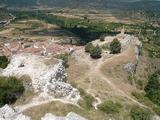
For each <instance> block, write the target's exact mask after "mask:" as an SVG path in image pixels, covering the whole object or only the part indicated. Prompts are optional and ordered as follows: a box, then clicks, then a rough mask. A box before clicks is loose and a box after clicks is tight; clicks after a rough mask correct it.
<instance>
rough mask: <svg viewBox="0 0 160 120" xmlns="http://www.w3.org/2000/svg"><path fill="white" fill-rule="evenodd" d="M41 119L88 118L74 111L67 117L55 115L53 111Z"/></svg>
mask: <svg viewBox="0 0 160 120" xmlns="http://www.w3.org/2000/svg"><path fill="white" fill-rule="evenodd" d="M41 120H87V119H85V118H83V117H81V116H79V115H77V114H76V113H74V112H70V113H68V114H67V116H66V117H61V116H55V115H53V114H51V113H47V114H46V115H45V116H44V117H43V118H41Z"/></svg>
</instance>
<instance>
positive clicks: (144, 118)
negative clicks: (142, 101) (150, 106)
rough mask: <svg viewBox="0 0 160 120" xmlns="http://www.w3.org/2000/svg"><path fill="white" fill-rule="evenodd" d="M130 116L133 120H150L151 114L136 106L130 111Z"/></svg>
mask: <svg viewBox="0 0 160 120" xmlns="http://www.w3.org/2000/svg"><path fill="white" fill-rule="evenodd" d="M130 116H131V118H132V119H133V120H150V119H151V113H150V111H149V110H147V109H144V108H140V107H138V106H134V107H132V108H131V110H130Z"/></svg>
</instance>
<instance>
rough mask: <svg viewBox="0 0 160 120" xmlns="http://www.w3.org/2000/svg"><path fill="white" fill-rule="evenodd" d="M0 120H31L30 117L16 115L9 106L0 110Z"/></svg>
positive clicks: (20, 114)
mask: <svg viewBox="0 0 160 120" xmlns="http://www.w3.org/2000/svg"><path fill="white" fill-rule="evenodd" d="M0 120H31V118H30V117H28V116H25V115H23V114H22V113H18V112H17V111H16V110H15V109H13V108H12V107H10V106H9V105H5V106H4V107H2V108H0Z"/></svg>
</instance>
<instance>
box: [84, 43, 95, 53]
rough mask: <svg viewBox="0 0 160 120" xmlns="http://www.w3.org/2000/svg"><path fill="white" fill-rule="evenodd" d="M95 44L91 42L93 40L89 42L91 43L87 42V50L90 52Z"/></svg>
mask: <svg viewBox="0 0 160 120" xmlns="http://www.w3.org/2000/svg"><path fill="white" fill-rule="evenodd" d="M93 47H94V46H93V44H92V43H91V42H89V43H87V44H86V45H85V52H88V53H90V52H91V50H92V49H93Z"/></svg>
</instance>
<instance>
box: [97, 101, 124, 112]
mask: <svg viewBox="0 0 160 120" xmlns="http://www.w3.org/2000/svg"><path fill="white" fill-rule="evenodd" d="M121 107H122V106H121V104H120V103H114V102H113V101H104V102H103V103H101V104H100V105H99V106H98V109H100V110H101V111H103V112H105V113H107V114H115V113H119V112H120V109H121Z"/></svg>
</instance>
